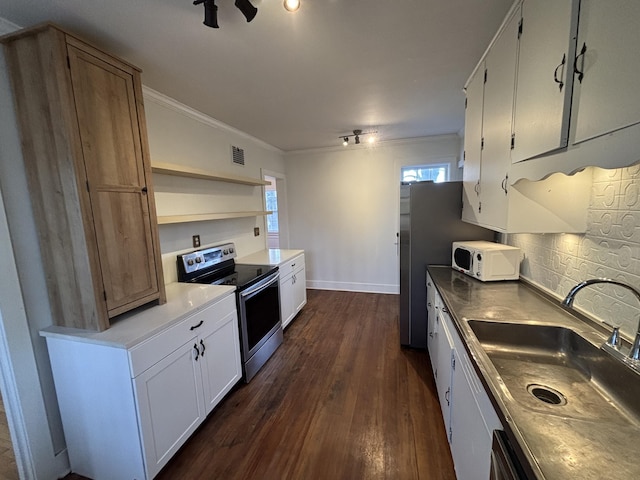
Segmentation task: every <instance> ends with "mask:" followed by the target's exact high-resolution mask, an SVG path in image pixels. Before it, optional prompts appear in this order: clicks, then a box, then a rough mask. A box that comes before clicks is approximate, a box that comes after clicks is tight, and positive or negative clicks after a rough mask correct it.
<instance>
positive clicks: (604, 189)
mask: <svg viewBox="0 0 640 480" xmlns="http://www.w3.org/2000/svg"><path fill="white" fill-rule="evenodd" d="M507 243H509V244H510V245H515V246H517V247H520V248H521V249H522V251H523V252H524V254H525V259H524V262H523V263H522V266H521V275H522V276H523V277H525V278H527V279H529V280H531V281H532V282H534V283H536V284H537V285H539V286H541V287H542V288H544V289H546V290H547V291H548V292H550V293H552V294H553V295H555V296H557V297H558V298H564V296H565V295H566V294H567V293H568V292H569V290H570V289H571V288H572V287H573V286H574V285H576V284H578V283H580V282H581V281H583V280H587V279H589V278H594V277H608V278H612V279H616V280H619V281H622V282H625V283H628V284H630V285H632V286H634V287H635V288H637V289H640V166H638V165H636V166H633V167H629V168H620V169H614V170H604V169H600V168H594V169H593V186H592V188H591V200H590V206H589V214H588V225H587V232H586V233H585V234H583V235H569V234H544V235H542V234H537V235H533V234H518V235H508V236H507ZM574 305H575V306H576V307H578V308H580V309H582V310H583V311H584V312H585V313H587V314H589V315H590V316H592V317H594V318H596V319H598V320H601V321H604V322H606V323H608V324H612V323H618V324H619V325H621V329H620V330H621V331H622V332H623V333H624V334H626V335H627V336H628V337H630V338H633V336H634V335H635V332H636V329H637V328H638V309H639V308H640V305H639V304H638V299H636V298H635V296H634V295H633V294H632V293H631V292H629V291H628V290H626V289H624V288H621V287H613V286H608V285H605V286H593V287H587V288H586V289H585V290H584V291H582V292H580V293H578V295H577V296H576V300H575V304H574Z"/></svg>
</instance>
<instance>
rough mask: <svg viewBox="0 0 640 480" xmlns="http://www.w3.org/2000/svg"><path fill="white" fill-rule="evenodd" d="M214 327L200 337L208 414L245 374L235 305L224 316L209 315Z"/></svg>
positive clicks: (208, 328)
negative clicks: (243, 373) (219, 317)
mask: <svg viewBox="0 0 640 480" xmlns="http://www.w3.org/2000/svg"><path fill="white" fill-rule="evenodd" d="M207 320H208V321H209V322H210V323H211V327H207V328H206V330H203V332H202V333H201V334H200V336H199V337H198V346H199V348H200V355H201V356H200V359H199V361H200V362H201V368H202V384H203V389H204V398H205V409H206V414H209V413H210V412H211V410H213V408H214V407H215V406H216V405H217V404H218V403H219V402H220V400H222V398H223V397H224V396H225V395H226V394H227V393H228V392H229V391H230V390H231V388H232V387H233V386H234V385H235V384H236V383H237V382H238V380H240V378H242V362H241V360H240V334H239V333H238V316H237V314H236V310H235V308H234V309H233V311H232V312H229V313H227V315H225V316H224V317H223V318H221V319H214V318H210V319H207Z"/></svg>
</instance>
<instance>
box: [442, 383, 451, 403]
mask: <svg viewBox="0 0 640 480" xmlns="http://www.w3.org/2000/svg"><path fill="white" fill-rule="evenodd" d="M450 392H451V387H449V388H447V391H446V392H444V399H445V400H446V401H447V405H449V393H450Z"/></svg>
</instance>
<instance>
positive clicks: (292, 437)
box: [68, 290, 455, 480]
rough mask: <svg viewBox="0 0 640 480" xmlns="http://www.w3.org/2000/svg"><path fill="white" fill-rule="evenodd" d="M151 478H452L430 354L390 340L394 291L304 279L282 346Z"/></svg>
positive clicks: (394, 322)
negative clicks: (342, 288) (309, 284)
mask: <svg viewBox="0 0 640 480" xmlns="http://www.w3.org/2000/svg"><path fill="white" fill-rule="evenodd" d="M68 478H70V479H71V478H78V477H72V476H69V477H68ZM156 478H157V479H159V480H175V479H224V480H233V479H237V480H252V479H260V480H271V479H273V480H276V479H277V480H283V479H304V480H313V479H323V480H324V479H345V480H346V479H348V480H356V479H367V480H375V479H401V480H411V479H455V474H454V471H453V463H452V460H451V455H450V452H449V448H448V445H447V440H446V436H445V431H444V425H443V422H442V417H441V413H440V406H439V404H438V400H437V395H436V391H435V384H434V380H433V377H432V374H431V369H430V367H429V364H428V359H427V353H426V352H424V351H415V350H410V349H402V348H401V347H400V346H399V337H398V297H397V296H396V295H379V294H365V293H351V292H335V291H319V290H309V291H308V303H307V305H306V307H305V308H304V309H303V310H302V312H300V314H299V315H298V317H297V318H296V319H295V320H294V321H293V323H292V324H291V325H290V326H289V328H288V329H287V330H286V331H285V342H284V343H283V345H282V346H281V347H280V348H279V349H278V350H277V351H276V353H275V354H274V356H273V357H272V358H271V359H270V360H269V362H267V364H266V365H265V366H264V367H263V368H262V370H261V371H260V372H259V373H258V375H257V376H256V377H254V379H253V380H252V381H251V383H249V384H248V385H244V384H242V385H239V386H238V388H236V389H235V390H234V391H233V392H231V394H230V395H228V396H227V398H226V399H225V400H224V401H223V402H222V403H221V405H219V406H218V407H217V408H216V410H214V412H213V413H212V414H211V415H210V417H209V418H208V419H207V420H206V421H205V422H204V424H203V425H202V426H201V427H200V429H199V430H198V431H197V432H196V433H195V434H194V435H193V436H192V437H191V439H190V440H189V441H188V442H187V443H186V444H185V446H184V447H183V448H182V449H181V450H180V451H179V452H178V454H177V455H176V456H175V457H174V458H173V459H172V460H171V461H170V462H169V464H168V465H167V466H166V467H165V468H164V469H163V471H162V472H161V473H160V474H159V475H158V477H156Z"/></svg>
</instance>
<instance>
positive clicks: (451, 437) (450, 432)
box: [449, 427, 453, 443]
mask: <svg viewBox="0 0 640 480" xmlns="http://www.w3.org/2000/svg"><path fill="white" fill-rule="evenodd" d="M452 441H453V430H451V427H449V443H451V442H452Z"/></svg>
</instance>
